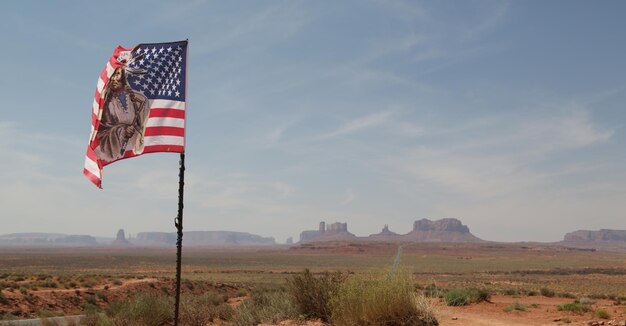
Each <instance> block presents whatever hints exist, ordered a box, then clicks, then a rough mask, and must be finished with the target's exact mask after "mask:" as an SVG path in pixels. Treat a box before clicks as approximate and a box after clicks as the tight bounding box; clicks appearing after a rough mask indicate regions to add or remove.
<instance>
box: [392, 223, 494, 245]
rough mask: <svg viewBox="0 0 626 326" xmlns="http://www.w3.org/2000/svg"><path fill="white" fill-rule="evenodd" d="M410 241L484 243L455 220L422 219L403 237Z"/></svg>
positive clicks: (465, 226)
mask: <svg viewBox="0 0 626 326" xmlns="http://www.w3.org/2000/svg"><path fill="white" fill-rule="evenodd" d="M403 239H404V240H408V241H417V242H421V241H428V242H432V241H437V242H480V241H483V240H481V239H479V238H477V237H475V236H474V235H473V234H471V233H470V231H469V228H468V227H467V225H464V224H463V223H461V221H459V220H457V219H455V218H443V219H440V220H436V221H431V220H429V219H425V218H423V219H421V220H418V221H415V222H414V223H413V230H412V231H411V232H409V233H408V234H406V235H404V236H403Z"/></svg>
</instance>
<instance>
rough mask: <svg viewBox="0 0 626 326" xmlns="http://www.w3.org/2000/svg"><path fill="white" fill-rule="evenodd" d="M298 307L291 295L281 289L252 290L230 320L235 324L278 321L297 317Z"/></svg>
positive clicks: (249, 324) (250, 325)
mask: <svg viewBox="0 0 626 326" xmlns="http://www.w3.org/2000/svg"><path fill="white" fill-rule="evenodd" d="M298 318H299V313H298V307H297V306H296V305H295V304H294V302H293V300H292V297H291V295H290V294H288V293H287V292H285V291H284V290H283V291H280V290H279V291H267V292H253V293H252V295H251V296H250V299H248V300H246V301H245V302H244V303H242V304H241V305H240V306H239V307H237V309H236V310H235V313H234V315H233V316H232V319H231V322H232V323H233V325H235V326H256V325H258V324H259V323H272V324H275V323H278V322H280V321H283V320H286V319H292V320H293V319H298Z"/></svg>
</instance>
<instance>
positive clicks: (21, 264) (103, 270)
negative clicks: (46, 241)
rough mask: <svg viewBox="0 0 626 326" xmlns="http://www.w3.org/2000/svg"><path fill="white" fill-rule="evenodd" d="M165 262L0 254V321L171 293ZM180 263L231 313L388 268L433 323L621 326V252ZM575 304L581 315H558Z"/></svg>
mask: <svg viewBox="0 0 626 326" xmlns="http://www.w3.org/2000/svg"><path fill="white" fill-rule="evenodd" d="M175 256H176V253H175V248H165V247H162V248H147V247H146V248H141V247H123V248H114V247H89V248H87V247H85V248H34V247H33V248H2V249H0V290H1V293H2V296H1V297H0V299H2V300H1V302H0V315H4V316H13V317H17V318H34V317H50V316H63V315H66V316H69V315H79V314H82V313H84V309H85V307H89V306H91V307H93V306H95V307H98V308H100V309H104V308H106V307H107V306H109V305H110V304H111V303H112V302H115V301H120V300H124V299H126V298H128V297H130V296H132V295H133V294H135V293H141V292H158V293H163V294H167V295H172V294H173V293H174V274H175V259H176V257H175ZM182 266H183V267H182V270H183V274H182V279H183V282H182V291H183V293H193V294H202V293H204V292H207V291H213V292H216V293H220V294H221V295H223V296H224V298H225V300H226V301H227V302H228V304H230V305H231V306H232V307H233V308H235V309H236V307H237V306H238V305H239V304H241V303H242V302H245V300H247V298H248V296H249V293H251V291H254V290H255V289H259V288H271V287H276V286H282V285H284V284H285V282H286V281H287V279H288V278H290V277H292V275H295V274H298V273H301V272H302V271H303V270H304V269H309V270H310V271H311V272H312V273H313V274H314V275H319V274H322V273H324V272H327V271H328V272H335V271H338V272H341V273H343V274H345V275H347V277H350V276H351V275H355V274H360V275H363V274H365V275H367V274H372V275H373V274H384V273H388V272H389V271H390V270H391V269H392V268H398V269H402V270H403V271H406V272H408V273H409V274H410V275H411V279H412V282H413V283H414V285H415V291H416V293H419V294H424V295H426V296H427V299H428V300H429V301H430V302H431V303H432V305H433V306H434V308H435V311H436V316H437V319H438V321H439V324H440V325H564V324H572V325H587V324H593V323H597V324H598V325H601V324H604V325H619V324H620V323H621V322H622V321H624V320H626V252H624V251H602V250H592V249H576V248H569V247H565V246H557V245H541V244H529V243H516V244H503V243H474V244H467V243H384V242H367V241H351V242H342V241H337V242H320V243H307V244H302V245H294V246H284V245H281V246H257V247H242V246H238V247H236V246H234V247H189V248H184V250H183V262H182ZM462 288H478V289H482V290H484V291H486V292H488V293H489V294H490V297H489V298H488V300H486V301H482V302H479V303H471V304H468V305H463V306H449V305H447V304H446V302H445V301H444V300H443V299H442V294H443V293H445V292H446V291H450V290H451V289H462ZM580 300H584V301H585V302H586V303H587V304H588V306H589V307H590V309H589V311H585V312H575V311H567V310H563V309H561V308H560V307H562V306H563V305H564V304H567V303H572V302H574V301H580ZM598 311H602V312H603V313H601V314H598ZM218 323H220V324H228V323H227V322H219V321H218ZM304 323H309V324H321V322H319V321H317V322H315V321H306V322H304ZM283 324H296V322H293V321H291V322H289V321H285V322H283Z"/></svg>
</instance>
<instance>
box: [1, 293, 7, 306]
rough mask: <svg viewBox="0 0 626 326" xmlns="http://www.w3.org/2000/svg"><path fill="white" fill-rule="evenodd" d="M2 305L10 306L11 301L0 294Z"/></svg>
mask: <svg viewBox="0 0 626 326" xmlns="http://www.w3.org/2000/svg"><path fill="white" fill-rule="evenodd" d="M0 304H3V305H6V304H9V299H7V297H6V296H5V295H4V293H2V292H0Z"/></svg>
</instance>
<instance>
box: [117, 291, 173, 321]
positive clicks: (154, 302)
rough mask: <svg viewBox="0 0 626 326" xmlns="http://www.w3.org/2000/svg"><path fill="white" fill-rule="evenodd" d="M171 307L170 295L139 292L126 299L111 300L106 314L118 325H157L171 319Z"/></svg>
mask: <svg viewBox="0 0 626 326" xmlns="http://www.w3.org/2000/svg"><path fill="white" fill-rule="evenodd" d="M173 307H174V305H173V302H172V300H171V298H170V297H167V296H164V295H158V294H148V293H139V294H137V295H135V296H133V297H132V298H130V299H128V300H126V301H117V302H113V303H112V304H111V305H109V307H108V309H107V315H108V316H109V317H110V319H111V320H112V321H113V323H114V324H115V325H118V326H130V325H133V326H140V325H141V326H157V325H164V324H166V323H168V322H169V321H171V320H172V319H173V317H174V316H173V312H174V309H173Z"/></svg>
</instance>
